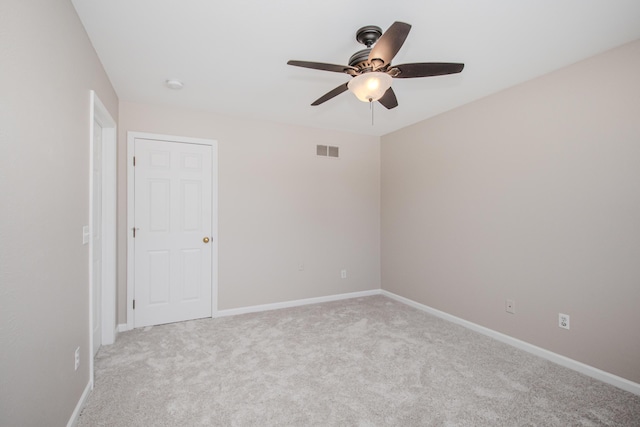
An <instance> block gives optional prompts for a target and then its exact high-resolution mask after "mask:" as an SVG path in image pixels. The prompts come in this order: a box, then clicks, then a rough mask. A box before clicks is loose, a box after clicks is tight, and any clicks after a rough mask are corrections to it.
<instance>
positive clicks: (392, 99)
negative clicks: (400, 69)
mask: <svg viewBox="0 0 640 427" xmlns="http://www.w3.org/2000/svg"><path fill="white" fill-rule="evenodd" d="M378 102H379V103H380V104H382V105H383V106H384V107H385V108H386V109H387V110H391V109H392V108H396V107H397V106H398V99H397V98H396V93H395V92H394V91H393V88H389V89H387V91H386V92H385V93H384V95H382V98H380V99H378Z"/></svg>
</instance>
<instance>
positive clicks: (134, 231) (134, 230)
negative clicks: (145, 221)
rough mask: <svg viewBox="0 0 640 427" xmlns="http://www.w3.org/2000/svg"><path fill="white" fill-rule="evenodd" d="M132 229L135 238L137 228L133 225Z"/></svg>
mask: <svg viewBox="0 0 640 427" xmlns="http://www.w3.org/2000/svg"><path fill="white" fill-rule="evenodd" d="M132 230H133V238H134V239H135V238H136V230H137V228H135V227H133V228H132Z"/></svg>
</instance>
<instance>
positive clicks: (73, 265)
mask: <svg viewBox="0 0 640 427" xmlns="http://www.w3.org/2000/svg"><path fill="white" fill-rule="evenodd" d="M0 64H1V65H0V97H1V98H0V147H1V154H0V204H1V207H0V425H2V426H45V425H47V426H58V425H66V423H67V422H68V421H69V418H70V416H71V414H72V412H73V410H74V408H75V406H76V404H77V403H78V400H79V399H80V396H81V394H82V392H83V390H84V389H85V387H86V385H87V384H88V383H89V354H90V349H89V282H88V278H89V268H88V265H89V264H88V263H89V259H88V252H89V246H83V245H82V226H83V225H86V224H88V223H89V107H90V106H89V90H90V89H94V90H96V92H97V93H98V96H99V97H100V99H101V100H102V101H103V103H104V104H105V105H106V107H107V108H108V109H109V111H110V113H111V115H112V116H113V117H114V118H117V116H118V99H117V97H116V94H115V92H114V91H113V88H112V87H111V84H110V83H109V80H108V79H107V77H106V75H105V73H104V70H103V69H102V65H101V64H100V62H99V61H98V58H97V56H96V54H95V52H94V50H93V48H92V46H91V44H90V42H89V40H88V38H87V36H86V34H85V32H84V28H83V27H82V25H81V24H80V21H79V19H78V17H77V15H76V13H75V10H74V9H73V7H72V5H71V3H70V2H69V1H67V0H55V1H53V0H39V1H36V0H30V1H24V0H3V1H2V2H1V3H0ZM78 346H80V354H81V361H80V368H79V369H78V371H74V351H75V349H76V347H78Z"/></svg>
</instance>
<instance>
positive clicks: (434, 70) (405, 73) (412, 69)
mask: <svg viewBox="0 0 640 427" xmlns="http://www.w3.org/2000/svg"><path fill="white" fill-rule="evenodd" d="M394 68H397V69H398V71H399V73H397V74H395V75H394V74H392V75H393V77H394V78H396V79H412V78H415V77H431V76H442V75H445V74H455V73H459V72H460V71H462V69H463V68H464V64H457V63H453V62H417V63H415V64H402V65H394V66H393V67H392V69H394ZM390 74H391V72H390Z"/></svg>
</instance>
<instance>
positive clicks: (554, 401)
mask: <svg viewBox="0 0 640 427" xmlns="http://www.w3.org/2000/svg"><path fill="white" fill-rule="evenodd" d="M95 367H96V371H95V374H96V377H95V378H96V382H95V389H94V390H93V392H92V393H91V395H90V396H89V398H88V401H87V404H86V407H85V408H84V410H83V412H82V414H81V416H80V420H79V425H80V426H218V425H219V426H282V425H287V426H429V425H432V426H599V425H610V426H639V425H640V397H639V396H635V395H633V394H631V393H628V392H625V391H622V390H620V389H617V388H615V387H612V386H610V385H607V384H604V383H602V382H599V381H596V380H593V379H591V378H589V377H586V376H584V375H581V374H579V373H576V372H574V371H571V370H569V369H566V368H563V367H561V366H558V365H555V364H553V363H551V362H548V361H546V360H543V359H540V358H537V357H535V356H533V355H531V354H529V353H526V352H523V351H521V350H518V349H515V348H513V347H510V346H508V345H506V344H502V343H500V342H497V341H494V340H492V339H491V338H488V337H485V336H483V335H480V334H477V333H475V332H472V331H470V330H467V329H465V328H463V327H461V326H458V325H455V324H452V323H449V322H446V321H444V320H441V319H439V318H436V317H433V316H431V315H429V314H426V313H424V312H421V311H419V310H416V309H413V308H411V307H408V306H406V305H403V304H401V303H398V302H396V301H393V300H390V299H388V298H386V297H383V296H373V297H367V298H358V299H351V300H343V301H336V302H330V303H323V304H317V305H308V306H303V307H296V308H289V309H282V310H275V311H269V312H262V313H255V314H246V315H240V316H234V317H226V318H219V319H205V320H197V321H190V322H184V323H176V324H171V325H165V326H156V327H153V328H146V329H137V330H133V331H130V332H126V333H123V334H121V335H120V336H119V337H118V341H117V342H116V343H115V344H114V345H112V346H108V347H104V348H102V349H101V350H100V352H99V354H98V356H97V358H96V365H95Z"/></svg>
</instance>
